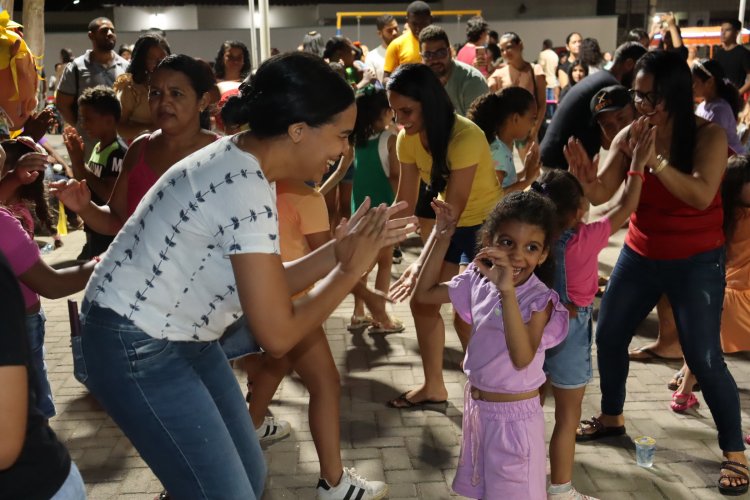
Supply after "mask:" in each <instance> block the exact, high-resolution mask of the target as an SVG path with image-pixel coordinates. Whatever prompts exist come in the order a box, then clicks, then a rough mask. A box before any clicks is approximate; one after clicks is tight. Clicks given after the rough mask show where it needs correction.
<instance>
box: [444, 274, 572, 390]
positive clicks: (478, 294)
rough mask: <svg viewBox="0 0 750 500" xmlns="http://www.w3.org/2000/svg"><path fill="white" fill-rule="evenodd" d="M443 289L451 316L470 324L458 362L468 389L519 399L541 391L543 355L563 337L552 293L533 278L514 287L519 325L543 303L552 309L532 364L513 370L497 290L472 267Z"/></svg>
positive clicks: (561, 314)
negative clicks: (461, 359)
mask: <svg viewBox="0 0 750 500" xmlns="http://www.w3.org/2000/svg"><path fill="white" fill-rule="evenodd" d="M448 286H449V294H450V299H451V302H452V303H453V307H454V308H455V309H456V312H457V313H458V315H459V316H460V317H461V319H463V320H464V321H466V322H467V323H469V324H471V325H472V331H471V339H470V340H469V345H468V347H467V348H466V358H465V360H464V372H465V373H466V375H467V376H468V377H469V381H470V382H471V385H472V386H474V387H476V388H477V389H480V390H483V391H488V392H497V393H504V394H520V393H523V392H528V391H533V390H534V389H538V388H539V387H541V385H542V384H543V383H544V381H545V379H546V376H545V374H544V370H542V365H543V364H544V351H546V350H547V349H549V348H551V347H554V346H556V345H558V344H559V343H560V342H562V341H563V340H564V339H565V337H566V336H567V335H568V310H567V309H566V308H565V306H563V305H562V304H561V303H560V299H559V297H558V296H557V293H555V292H554V291H553V290H550V289H549V288H548V287H547V285H545V284H544V283H542V282H541V281H540V280H539V278H537V277H536V275H533V274H532V275H531V277H530V278H529V279H528V280H527V281H526V283H524V284H522V285H520V286H517V287H516V296H517V297H518V305H519V306H520V308H521V317H522V318H523V321H524V323H528V322H529V320H530V319H531V314H532V313H534V312H537V311H543V310H544V309H545V308H546V307H547V304H548V303H549V302H552V304H553V306H554V308H553V310H552V315H551V316H550V319H549V322H548V323H547V325H546V326H545V327H544V332H543V333H542V341H541V342H540V343H539V347H538V348H537V351H536V355H535V356H534V360H533V361H532V362H531V363H529V365H528V366H526V367H525V368H522V369H520V370H519V369H517V368H515V367H514V366H513V363H512V362H511V360H510V354H509V353H508V346H507V344H506V343H505V331H504V325H503V318H502V311H503V310H502V305H501V303H500V300H501V299H500V293H499V292H498V291H497V287H495V285H493V284H492V283H491V282H490V281H489V280H487V279H486V278H485V277H484V276H482V275H481V274H480V273H479V271H478V270H477V269H476V266H475V265H474V264H470V265H469V267H468V268H467V269H466V271H464V272H463V273H461V274H459V275H458V276H456V277H454V278H453V279H452V280H451V281H450V283H449V284H448Z"/></svg>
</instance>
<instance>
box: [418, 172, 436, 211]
mask: <svg viewBox="0 0 750 500" xmlns="http://www.w3.org/2000/svg"><path fill="white" fill-rule="evenodd" d="M434 197H435V193H433V192H432V191H430V190H429V189H427V184H425V183H424V182H422V181H421V180H420V181H419V194H418V195H417V203H416V205H414V215H416V216H417V217H419V218H420V219H434V218H435V211H434V210H433V209H432V198H434Z"/></svg>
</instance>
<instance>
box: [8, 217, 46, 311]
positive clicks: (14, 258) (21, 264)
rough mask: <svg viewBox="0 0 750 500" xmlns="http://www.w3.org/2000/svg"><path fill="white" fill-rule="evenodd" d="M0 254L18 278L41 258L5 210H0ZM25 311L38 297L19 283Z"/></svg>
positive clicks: (23, 230)
mask: <svg viewBox="0 0 750 500" xmlns="http://www.w3.org/2000/svg"><path fill="white" fill-rule="evenodd" d="M0 234H1V235H2V237H1V238H0V252H2V254H3V255H5V258H6V259H8V263H9V264H10V267H11V268H12V269H13V274H15V275H16V277H20V276H21V275H22V274H23V273H25V272H26V271H28V270H29V269H30V268H31V266H33V265H34V264H36V262H37V261H38V260H39V259H40V258H41V256H40V254H39V247H38V246H37V244H36V243H35V242H34V240H33V239H32V238H31V237H29V234H28V233H27V232H26V230H25V229H24V228H23V226H22V225H21V223H20V222H19V221H18V219H16V218H15V217H14V216H13V214H11V213H10V212H9V211H8V210H7V209H5V208H0ZM19 284H20V285H21V293H22V294H23V302H24V305H25V306H26V309H29V308H30V307H31V306H33V305H35V304H36V303H37V302H39V295H38V294H37V293H36V292H34V291H33V290H32V289H30V288H29V287H27V286H26V285H24V284H23V283H22V282H20V281H19Z"/></svg>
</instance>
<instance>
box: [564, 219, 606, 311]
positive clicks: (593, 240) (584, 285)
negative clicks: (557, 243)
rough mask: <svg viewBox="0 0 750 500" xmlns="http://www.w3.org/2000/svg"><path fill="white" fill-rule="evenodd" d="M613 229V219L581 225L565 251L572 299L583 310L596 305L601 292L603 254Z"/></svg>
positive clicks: (566, 270) (569, 295)
mask: <svg viewBox="0 0 750 500" xmlns="http://www.w3.org/2000/svg"><path fill="white" fill-rule="evenodd" d="M611 234H612V225H611V224H610V222H609V219H608V218H607V217H605V218H604V219H601V220H598V221H596V222H592V223H591V224H581V225H580V226H578V229H577V231H576V233H575V234H574V235H573V237H572V238H570V241H568V245H567V246H566V248H565V280H566V282H567V285H568V298H569V299H570V301H571V302H572V303H573V304H575V305H577V306H580V307H585V306H588V305H589V304H592V303H593V302H594V296H595V295H596V291H597V289H598V288H599V278H598V273H599V252H601V251H602V250H603V249H604V248H605V247H606V246H607V244H608V242H609V236H610V235H611Z"/></svg>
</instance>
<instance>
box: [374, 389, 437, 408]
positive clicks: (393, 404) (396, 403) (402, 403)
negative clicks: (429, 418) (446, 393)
mask: <svg viewBox="0 0 750 500" xmlns="http://www.w3.org/2000/svg"><path fill="white" fill-rule="evenodd" d="M407 394H409V391H406V392H404V393H403V394H401V395H400V396H399V397H397V398H396V399H391V400H390V401H388V402H386V405H387V406H388V407H390V408H396V409H397V410H405V409H409V408H418V407H420V406H430V405H445V404H448V400H446V399H444V400H442V401H435V400H434V399H425V400H423V401H409V400H408V399H406V395H407Z"/></svg>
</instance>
